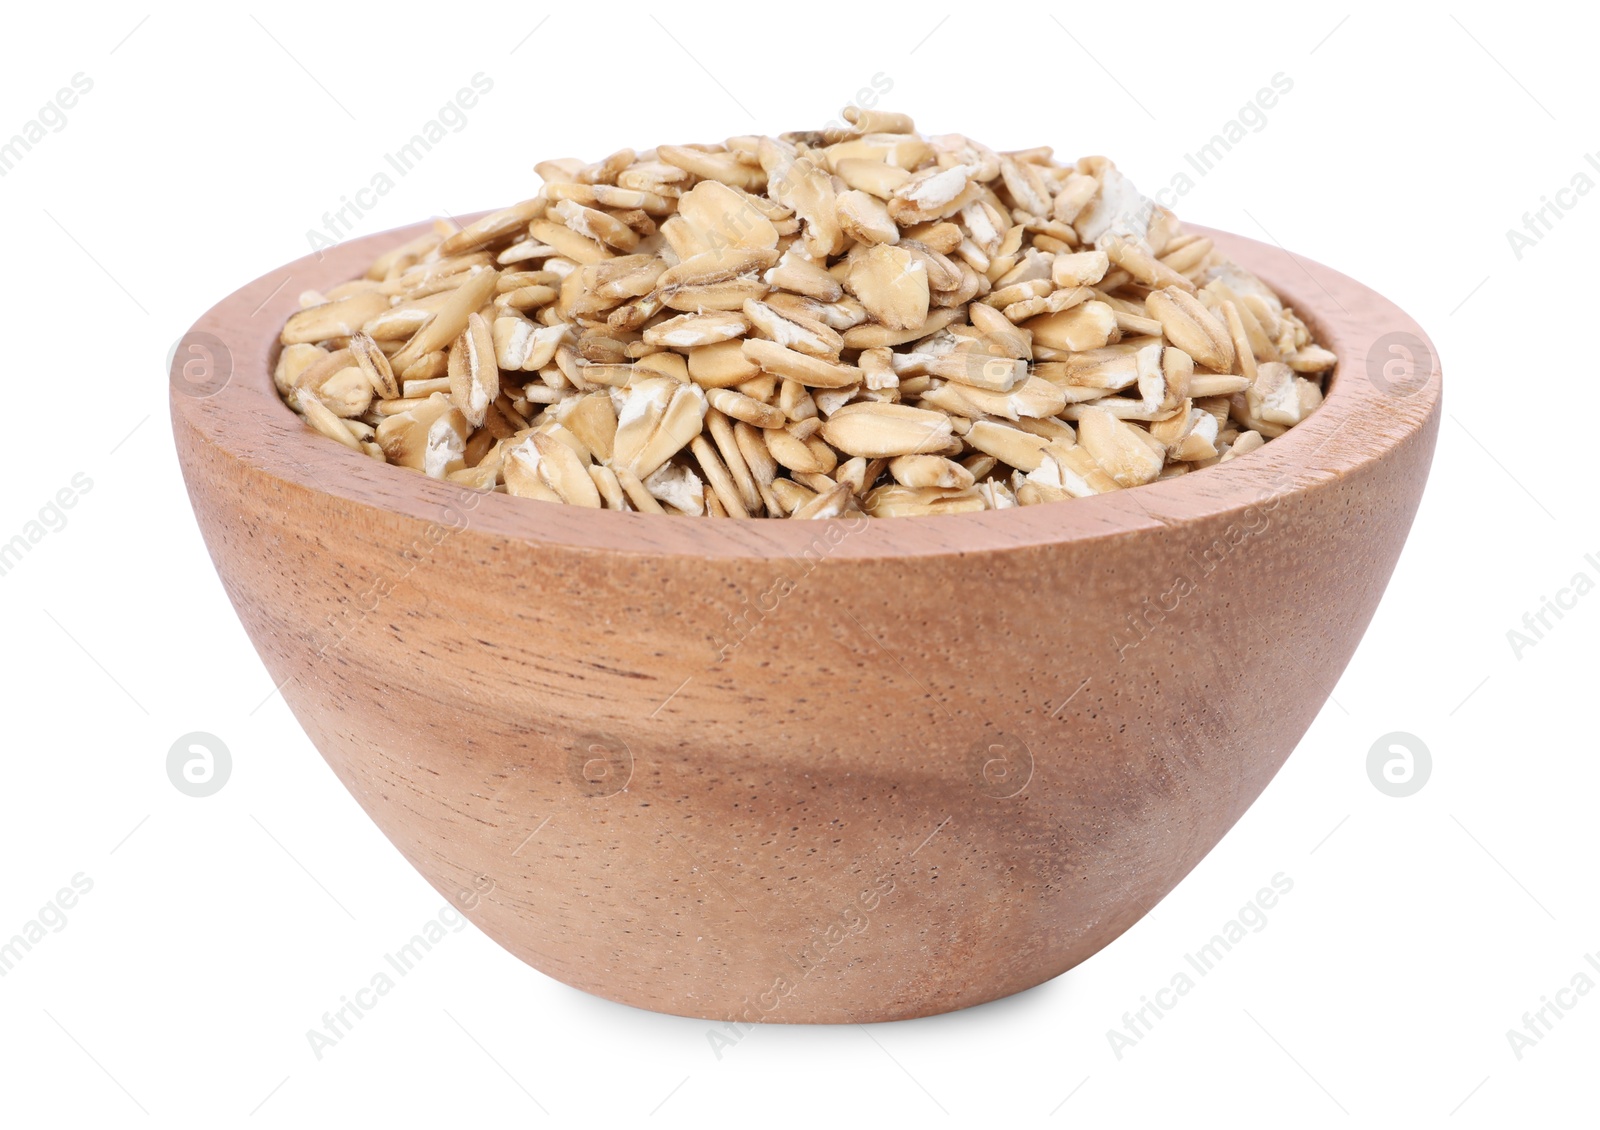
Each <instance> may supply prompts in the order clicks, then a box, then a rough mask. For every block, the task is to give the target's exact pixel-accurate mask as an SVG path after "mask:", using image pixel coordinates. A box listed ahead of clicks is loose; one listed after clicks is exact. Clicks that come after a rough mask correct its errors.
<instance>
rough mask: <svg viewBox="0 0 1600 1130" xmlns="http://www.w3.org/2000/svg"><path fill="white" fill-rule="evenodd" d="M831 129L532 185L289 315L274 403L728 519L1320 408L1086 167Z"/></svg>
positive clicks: (514, 481)
mask: <svg viewBox="0 0 1600 1130" xmlns="http://www.w3.org/2000/svg"><path fill="white" fill-rule="evenodd" d="M846 119H847V121H848V123H849V124H848V125H847V126H844V127H836V128H830V129H827V130H821V131H809V132H795V133H787V134H783V135H781V136H779V137H748V136H747V137H734V138H729V139H727V140H726V141H725V142H724V143H722V144H713V145H662V146H659V147H657V148H656V149H653V150H646V151H643V152H635V151H633V150H631V149H622V150H619V151H617V152H616V153H613V154H611V155H610V156H609V157H606V158H605V159H604V160H602V161H599V162H596V163H593V164H585V163H584V162H582V161H578V160H574V159H570V158H568V159H562V160H555V161H543V162H540V163H539V164H538V165H537V166H535V168H536V171H537V172H538V173H539V175H540V176H541V177H542V178H543V179H544V182H545V183H544V185H543V187H542V188H541V189H540V191H539V192H538V193H537V194H536V195H535V196H533V197H531V198H529V199H527V200H524V201H522V202H520V203H517V204H513V205H511V206H510V207H507V208H503V209H501V210H500V211H498V212H493V213H491V214H489V215H487V216H484V217H482V218H481V219H478V220H475V221H474V222H472V223H471V224H469V225H467V226H465V227H460V226H458V225H455V224H451V223H446V222H442V221H441V222H438V223H436V224H435V225H434V230H433V231H432V232H430V233H429V234H427V235H424V236H420V237H418V238H416V239H414V240H412V241H411V242H409V243H407V244H405V245H404V246H402V247H398V248H395V249H393V250H392V251H389V252H386V253H385V254H384V255H382V256H380V257H379V258H378V259H377V260H376V261H375V262H374V263H373V264H372V265H371V267H370V268H369V269H368V270H367V272H366V274H365V276H363V277H362V278H360V279H356V280H352V281H350V282H346V283H342V284H340V285H338V286H335V287H332V288H330V289H328V290H327V291H326V292H324V293H317V292H307V293H305V294H304V295H302V296H301V309H299V310H298V311H296V312H295V313H294V314H292V315H291V316H290V317H289V319H288V320H287V322H286V323H285V325H284V327H283V330H282V333H281V334H280V339H281V342H282V346H283V348H282V350H281V352H280V356H279V359H278V362H277V368H276V369H275V370H274V373H273V381H274V384H275V386H276V387H277V389H278V392H279V393H280V395H282V396H283V398H284V399H285V401H286V402H287V403H288V404H289V406H290V407H291V408H293V409H294V410H295V411H297V412H299V413H300V414H301V415H302V416H303V417H304V419H305V421H306V423H307V425H308V426H310V427H311V428H312V429H314V430H315V431H317V432H320V433H322V434H323V435H325V436H327V437H329V438H331V439H333V440H336V441H337V442H339V443H341V444H343V445H345V446H346V447H349V448H351V449H352V450H353V451H357V452H361V453H363V454H365V455H367V456H370V457H372V458H375V459H378V460H380V461H382V462H387V463H391V464H395V465H397V466H402V467H409V468H411V469H414V470H418V471H421V472H423V473H424V474H427V475H430V476H432V477H435V478H449V479H452V480H453V481H458V482H463V483H468V484H471V485H473V486H477V487H479V488H483V489H495V490H500V491H504V492H505V493H508V494H513V495H518V496H521V497H526V498H535V499H542V500H545V501H552V502H563V503H566V504H568V505H575V506H587V507H591V508H605V509H611V510H625V511H636V512H642V513H653V514H699V515H707V516H716V517H731V518H745V517H773V518H778V517H792V518H834V517H839V516H842V515H849V514H867V515H871V516H873V517H892V516H901V515H921V514H950V513H963V512H968V511H978V510H1000V509H1009V508H1011V507H1014V506H1031V505H1035V504H1038V503H1042V502H1051V501H1057V500H1064V499H1072V498H1083V497H1087V496H1089V495H1094V494H1104V493H1107V492H1110V491H1116V490H1125V489H1130V488H1135V487H1138V486H1141V485H1144V484H1147V483H1152V482H1156V481H1158V480H1161V479H1166V478H1170V477H1172V476H1174V475H1179V474H1184V473H1187V472H1190V471H1194V470H1199V469H1202V468H1206V467H1210V466H1212V465H1214V464H1217V463H1223V462H1227V461H1228V460H1230V459H1237V458H1239V457H1241V456H1243V455H1246V454H1248V453H1249V452H1251V451H1253V450H1255V449H1256V448H1257V447H1260V446H1261V445H1262V444H1263V443H1266V442H1268V441H1270V440H1271V439H1273V438H1275V437H1277V436H1280V435H1282V434H1283V433H1284V432H1285V431H1287V430H1288V429H1289V428H1292V427H1294V426H1295V425H1296V424H1298V423H1300V422H1301V421H1303V420H1304V419H1305V418H1306V417H1307V416H1309V415H1310V414H1311V413H1312V412H1314V411H1316V409H1317V408H1318V407H1319V406H1320V405H1321V403H1322V398H1323V395H1324V393H1325V391H1326V382H1327V379H1328V376H1329V374H1330V373H1331V371H1332V369H1333V367H1334V365H1335V364H1336V362H1337V358H1336V357H1335V356H1334V355H1333V354H1332V353H1331V352H1329V351H1328V350H1327V349H1326V348H1324V347H1323V346H1321V345H1319V344H1317V343H1316V342H1315V341H1314V340H1313V339H1312V335H1311V332H1310V330H1309V329H1308V328H1307V326H1306V324H1305V322H1304V321H1303V320H1302V319H1301V318H1300V317H1299V316H1298V315H1297V314H1296V312H1295V311H1294V310H1292V309H1291V308H1289V307H1287V306H1285V305H1284V304H1283V301H1282V300H1281V299H1280V298H1279V297H1278V295H1276V294H1275V293H1273V291H1272V290H1271V288H1270V287H1268V286H1267V285H1266V284H1265V283H1263V282H1262V281H1261V280H1260V279H1258V278H1256V277H1255V276H1253V275H1251V274H1250V273H1249V272H1247V271H1244V270H1243V269H1242V268H1240V267H1238V266H1237V265H1235V264H1233V263H1231V262H1230V261H1228V260H1227V259H1225V258H1224V257H1223V256H1222V255H1221V254H1220V253H1219V252H1218V251H1217V250H1216V249H1215V247H1214V246H1213V244H1212V241H1211V240H1210V239H1207V238H1205V237H1203V236H1198V235H1194V234H1191V233H1188V232H1185V231H1183V230H1182V228H1181V226H1180V225H1179V224H1178V221H1177V219H1176V218H1175V217H1174V216H1173V215H1172V214H1171V212H1169V211H1168V210H1167V209H1165V208H1163V207H1161V206H1160V205H1158V204H1156V203H1154V202H1153V201H1151V200H1149V199H1147V198H1146V197H1144V196H1143V195H1142V194H1140V193H1139V191H1138V190H1137V189H1136V188H1135V187H1134V186H1133V183H1132V182H1131V181H1130V180H1129V179H1128V178H1127V177H1126V176H1124V175H1123V174H1122V173H1120V172H1119V171H1118V170H1117V169H1116V167H1115V166H1114V165H1112V164H1111V162H1109V161H1108V160H1106V159H1105V158H1103V157H1087V158H1083V159H1080V160H1078V161H1075V162H1068V163H1062V162H1059V161H1057V160H1055V158H1054V156H1053V154H1052V152H1051V150H1049V149H1047V148H1035V149H1027V150H1019V151H1015V152H1008V153H999V152H995V151H994V150H991V149H989V148H988V147H987V146H984V145H982V144H980V143H978V142H975V141H973V140H971V139H969V138H966V137H963V136H961V135H959V134H945V135H941V136H936V137H922V136H921V135H919V134H917V133H916V132H915V130H914V128H913V126H912V123H911V120H910V119H909V118H907V117H905V116H904V115H902V114H893V113H889V112H885V111H876V110H872V111H868V110H856V111H852V112H847V114H846Z"/></svg>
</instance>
